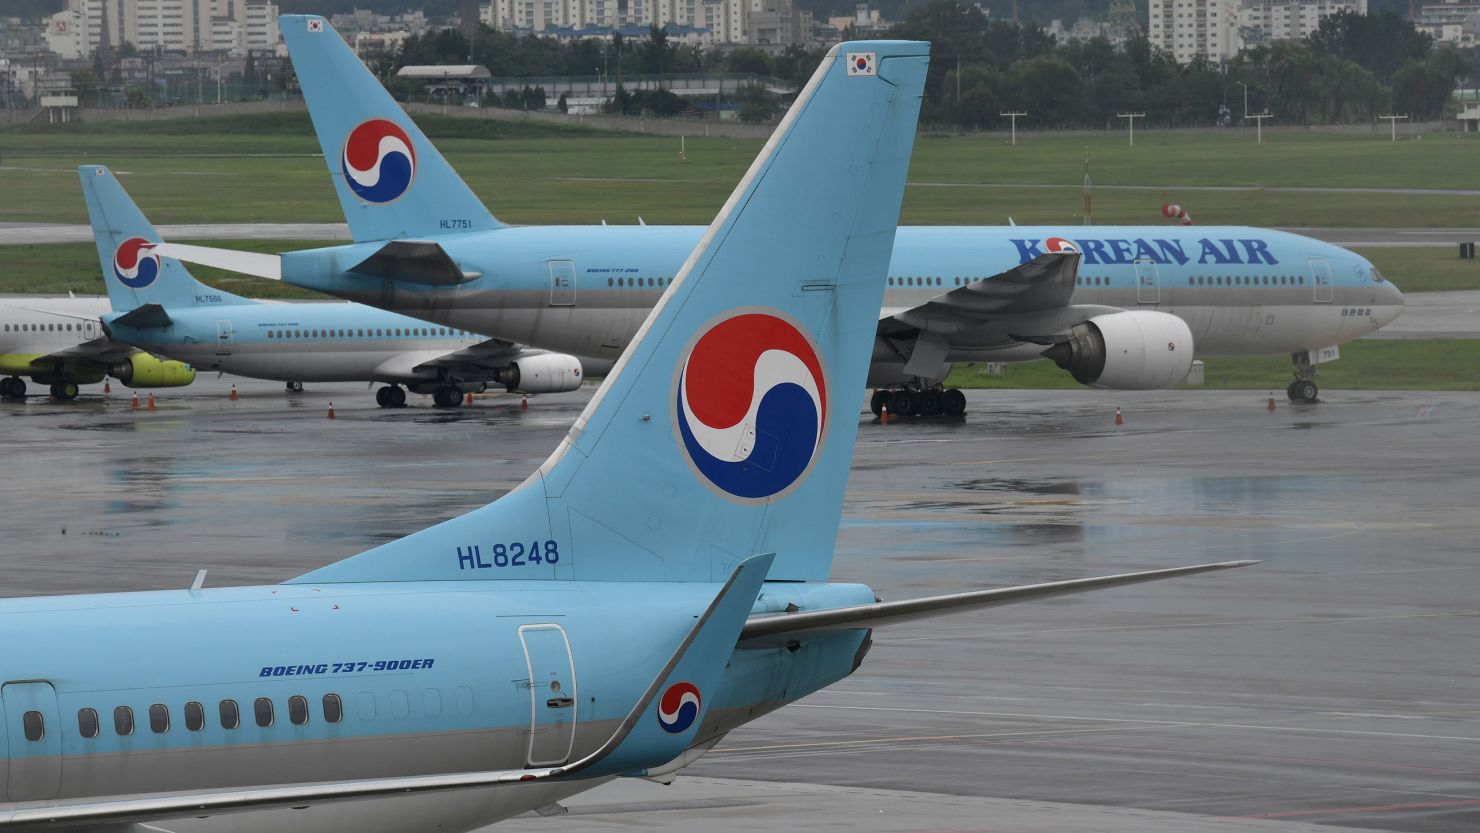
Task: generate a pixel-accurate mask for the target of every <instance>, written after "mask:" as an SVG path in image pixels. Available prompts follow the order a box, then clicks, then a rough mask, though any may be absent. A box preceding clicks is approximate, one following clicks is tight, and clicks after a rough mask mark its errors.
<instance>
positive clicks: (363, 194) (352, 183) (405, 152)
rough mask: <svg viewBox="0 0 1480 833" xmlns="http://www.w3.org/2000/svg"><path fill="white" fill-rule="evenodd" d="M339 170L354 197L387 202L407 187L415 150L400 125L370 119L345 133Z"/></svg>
mask: <svg viewBox="0 0 1480 833" xmlns="http://www.w3.org/2000/svg"><path fill="white" fill-rule="evenodd" d="M340 167H341V168H342V170H343V171H344V181H345V182H347V183H349V188H350V190H351V191H354V192H355V196H357V197H359V198H360V199H362V200H364V201H365V202H372V203H388V202H390V201H391V200H394V199H396V198H397V197H399V196H401V195H402V194H404V193H406V189H407V188H410V187H411V179H412V178H413V177H415V176H416V151H415V150H413V149H412V148H411V137H409V136H407V135H406V131H404V130H402V129H401V126H400V125H398V124H396V123H395V122H392V121H388V120H386V119H370V120H369V121H366V122H361V123H360V126H359V127H356V128H355V129H354V130H351V131H350V132H349V138H348V139H346V140H345V141H344V157H343V159H341V160H340Z"/></svg>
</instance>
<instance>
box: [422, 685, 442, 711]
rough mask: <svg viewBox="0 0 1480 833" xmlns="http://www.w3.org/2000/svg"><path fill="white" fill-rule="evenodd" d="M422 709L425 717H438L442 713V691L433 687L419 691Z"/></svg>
mask: <svg viewBox="0 0 1480 833" xmlns="http://www.w3.org/2000/svg"><path fill="white" fill-rule="evenodd" d="M421 705H422V710H423V711H425V712H426V716H427V717H440V716H441V715H442V692H440V691H438V690H437V689H435V688H429V689H427V690H426V691H423V692H422V693H421Z"/></svg>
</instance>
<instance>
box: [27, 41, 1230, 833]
mask: <svg viewBox="0 0 1480 833" xmlns="http://www.w3.org/2000/svg"><path fill="white" fill-rule="evenodd" d="M313 20H315V18H310V19H309V21H308V22H309V23H311V22H312V21H313ZM297 25H304V22H300V23H298V24H297ZM926 51H927V50H926V46H925V45H924V44H920V43H905V42H891V41H878V42H864V43H848V44H841V45H839V46H836V47H834V48H833V50H832V52H830V53H829V55H828V57H827V58H826V59H824V60H823V62H822V64H821V66H820V67H819V68H818V70H817V73H816V75H814V76H813V79H812V81H811V82H810V83H808V85H807V86H806V87H805V88H804V89H803V90H802V92H801V94H800V95H799V96H798V97H797V101H796V104H795V105H794V106H793V107H792V110H791V112H790V114H789V115H788V116H787V117H786V119H785V120H783V122H782V123H781V125H780V127H778V128H777V131H776V133H775V135H774V137H773V138H772V139H771V141H770V142H769V143H768V144H767V145H766V147H765V149H764V150H763V151H762V152H761V154H760V156H759V157H758V158H757V159H756V161H755V163H754V164H753V165H752V166H751V168H750V171H749V172H748V173H747V174H746V175H745V177H744V179H742V180H741V182H740V184H739V186H738V187H737V188H736V190H735V193H734V195H733V196H731V197H730V199H729V201H728V202H726V204H725V207H724V208H723V209H722V210H721V212H720V214H719V216H718V217H717V218H716V219H715V221H714V223H713V224H712V225H711V226H710V227H709V230H708V231H707V232H705V234H704V236H703V238H702V240H701V241H700V242H699V244H698V246H697V247H696V248H695V250H694V252H693V253H692V254H691V255H690V256H689V258H688V260H687V263H686V265H685V266H684V268H683V269H681V270H679V272H678V274H677V275H675V276H674V280H673V282H672V283H671V284H670V285H669V286H668V287H667V288H666V290H665V293H664V295H663V297H662V298H661V299H660V300H659V301H658V303H657V305H656V306H655V307H654V308H653V310H652V311H651V312H650V313H649V315H648V317H647V320H646V321H645V322H644V323H643V325H642V327H641V328H640V329H639V331H638V332H637V334H636V336H635V337H634V338H633V341H632V346H631V347H630V348H629V349H628V351H627V352H626V353H625V354H624V355H623V357H622V359H621V360H620V361H619V362H618V363H617V367H616V369H615V370H614V371H613V372H612V374H611V375H609V376H608V377H607V378H606V380H605V381H604V382H603V384H602V386H601V388H600V389H599V390H598V391H597V392H596V394H595V396H594V397H593V398H592V399H591V401H590V403H589V404H588V406H587V407H586V410H585V411H584V412H583V413H582V414H581V416H580V417H579V418H578V419H577V421H576V424H575V426H574V427H573V428H572V429H571V431H570V433H569V435H567V437H566V438H565V440H563V441H562V443H561V444H560V446H559V447H558V448H557V449H556V450H555V452H554V454H552V455H551V457H550V458H549V460H547V461H546V462H545V464H544V465H543V466H541V467H540V469H539V470H538V471H537V472H535V473H534V474H533V475H531V476H530V477H529V479H528V480H526V481H524V483H522V484H521V485H520V486H518V487H516V488H515V489H514V490H513V491H511V492H509V493H508V494H506V495H504V496H503V497H501V498H499V499H498V500H496V501H494V502H493V503H491V504H489V505H488V506H485V507H483V508H482V509H478V510H475V511H473V512H471V513H469V514H466V515H463V516H461V517H458V518H454V519H452V520H450V521H446V522H444V523H442V524H439V525H437V526H434V527H431V528H429V529H426V530H423V531H421V532H419V533H416V534H414V535H411V536H409V537H407V538H402V539H400V540H397V541H392V542H390V543H388V544H385V545H383V546H380V547H377V548H375V549H373V550H370V551H368V552H365V553H362V554H360V555H358V556H355V557H352V558H349V559H346V560H344V561H341V562H338V563H336V564H331V565H329V566H326V567H323V568H321V569H318V570H315V571H313V572H310V573H308V574H307V575H303V576H299V577H297V578H295V579H291V580H290V581H288V582H287V583H285V584H282V585H278V586H272V587H234V588H226V589H211V590H208V589H199V588H197V589H191V590H176V591H161V592H154V593H119V594H104V595H95V596H62V597H53V598H30V599H14V600H10V601H7V602H4V603H3V605H0V623H3V626H4V628H5V632H6V636H7V638H6V639H5V645H6V650H5V657H4V662H5V667H6V670H5V679H6V680H8V682H6V683H5V684H4V686H3V688H0V700H3V705H4V723H3V725H4V731H5V735H6V739H5V742H4V743H0V750H3V754H4V756H5V761H4V762H5V766H4V767H0V778H3V779H4V785H3V788H4V791H5V793H6V795H7V797H8V799H9V803H7V804H5V805H4V806H3V807H0V828H9V829H16V830H38V829H67V828H77V827H91V828H93V829H108V830H149V831H170V832H171V833H186V832H187V831H212V833H214V832H215V831H284V830H321V831H355V833H382V832H383V833H391V831H406V830H439V831H446V832H447V833H452V831H460V830H468V829H471V828H475V827H478V826H480V825H484V824H488V823H490V822H494V821H497V820H499V819H502V818H507V817H509V816H511V815H514V814H517V813H522V812H526V811H529V810H535V809H541V810H543V811H545V812H551V811H554V810H557V809H558V808H557V807H556V802H558V801H560V800H561V799H563V798H565V797H567V796H570V795H572V794H575V793H578V792H581V791H582V790H586V789H590V788H591V787H594V786H596V785H598V784H601V783H604V782H606V781H608V780H610V779H612V778H614V777H617V776H621V775H647V776H650V777H655V778H671V777H672V776H673V773H674V772H676V771H677V770H679V769H681V768H682V767H683V766H685V765H686V764H688V763H689V762H691V761H693V760H694V759H696V758H697V757H698V756H699V755H700V754H702V753H703V752H704V751H705V750H707V749H709V748H710V747H712V746H713V745H714V744H716V743H718V742H719V741H720V740H721V739H722V738H723V737H724V736H725V734H726V733H727V732H729V731H731V730H733V729H734V728H735V727H737V726H741V725H743V724H745V723H746V722H748V721H750V720H752V719H754V718H755V717H757V716H759V715H763V714H765V713H767V712H769V711H772V710H774V709H777V708H780V707H782V706H784V705H786V704H787V703H789V702H791V701H793V700H796V699H798V698H800V697H803V696H805V695H807V694H809V693H811V692H813V691H816V690H818V689H820V688H822V687H824V686H827V685H829V684H831V683H833V682H835V681H837V680H840V679H842V678H844V677H846V676H848V675H849V674H850V673H852V672H853V671H854V669H856V668H858V666H859V664H860V663H861V662H862V661H863V660H864V657H865V655H866V654H867V653H868V648H869V645H870V638H871V637H870V634H871V632H872V631H871V629H873V628H877V627H882V626H884V625H888V624H891V623H894V622H899V621H904V620H909V619H915V618H919V617H922V616H932V615H939V614H943V613H946V612H950V611H956V610H966V609H972V608H983V607H988V606H992V605H996V604H1003V603H1008V602H1014V601H1020V600H1024V599H1031V598H1041V597H1043V596H1050V595H1055V594H1062V593H1072V592H1078V591H1082V590H1089V589H1093V588H1099V587H1109V586H1115V585H1123V584H1128V583H1132V582H1138V581H1149V580H1152V579H1157V578H1167V577H1171V576H1177V575H1188V574H1191V573H1197V572H1201V571H1206V570H1216V569H1220V568H1225V567H1231V566H1237V564H1238V563H1237V562H1235V563H1227V564H1209V565H1203V566H1199V567H1185V568H1177V569H1170V570H1166V569H1163V570H1155V571H1151V572H1139V573H1131V574H1125V575H1119V576H1108V577H1103V578H1081V579H1075V580H1070V581H1061V582H1055V583H1050V584H1040V585H1034V586H1027V587H1015V588H1005V589H999V590H984V591H976V592H968V593H961V594H957V595H951V596H942V597H936V598H927V599H918V600H914V601H903V602H884V603H880V602H876V601H875V600H874V593H873V591H872V590H870V589H869V588H867V587H864V586H861V585H856V584H834V583H830V582H829V581H828V573H829V569H830V564H831V561H832V553H833V548H834V545H835V542H836V537H837V530H838V522H839V517H840V513H841V508H842V501H843V489H844V485H845V483H846V481H847V479H848V467H849V461H850V458H851V457H852V454H853V446H854V439H855V437H856V434H857V431H858V423H859V419H858V412H857V411H856V410H855V409H853V408H851V407H840V403H846V401H847V400H848V399H849V398H850V397H851V395H852V394H851V393H850V392H851V391H856V390H857V389H858V388H859V387H861V386H862V385H863V381H864V376H865V375H866V372H867V368H868V344H869V342H870V341H871V340H872V339H873V338H874V333H875V326H874V325H875V320H876V318H877V312H878V309H879V304H880V301H881V298H882V295H883V292H884V282H885V277H886V267H887V265H888V262H889V252H890V248H891V247H892V246H893V244H894V234H895V224H896V223H897V222H898V218H899V206H900V199H901V196H902V193H903V190H904V178H905V170H906V168H907V166H908V162H909V155H910V149H911V147H912V145H913V141H914V134H915V117H916V115H917V113H918V111H919V105H920V94H921V90H922V88H923V86H924V79H925V67H926V60H927V59H926ZM839 137H847V141H839ZM221 545H223V546H229V545H230V542H225V541H223V542H222V544H221ZM242 557H243V558H249V557H250V554H249V553H242Z"/></svg>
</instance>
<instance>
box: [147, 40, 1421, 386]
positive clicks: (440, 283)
mask: <svg viewBox="0 0 1480 833" xmlns="http://www.w3.org/2000/svg"><path fill="white" fill-rule="evenodd" d="M281 28H282V32H283V39H284V40H285V41H286V42H287V45H288V49H289V52H290V53H291V55H292V58H293V65H294V68H295V69H296V71H297V74H298V81H299V83H300V85H301V86H302V88H303V95H304V98H305V99H306V100H307V102H308V106H309V112H310V113H311V115H312V117H313V123H314V127H315V129H316V130H317V132H318V137H319V143H320V145H321V146H322V147H323V151H324V159H325V161H326V162H327V163H328V166H329V170H330V172H331V174H332V178H333V181H334V187H335V190H336V191H337V193H338V196H339V200H340V203H341V205H342V206H343V209H344V214H345V218H346V220H347V221H348V223H349V227H350V232H351V235H352V237H353V238H354V240H355V241H356V242H355V243H354V244H353V245H348V246H334V247H330V248H323V249H314V250H309V251H301V252H293V253H290V254H285V255H283V256H282V257H281V261H279V259H278V258H277V257H276V256H272V255H265V256H264V255H256V256H252V255H244V254H237V253H223V252H221V251H220V250H203V249H201V248H200V247H189V246H186V247H174V246H172V247H170V248H171V249H178V251H176V252H172V253H174V254H176V255H177V256H179V257H181V258H182V259H184V260H199V261H200V262H202V263H210V264H211V265H216V266H223V267H225V268H228V269H234V270H237V271H245V272H248V273H251V274H257V275H259V276H263V277H281V279H282V280H286V281H288V282H289V283H294V284H297V285H299V286H304V287H307V288H309V289H313V290H316V291H319V292H323V293H326V294H329V295H335V296H338V297H342V298H347V299H349V300H353V301H358V302H360V303H365V304H370V305H372V306H378V307H382V308H384V309H388V310H393V311H395V312H398V313H402V314H405V315H410V316H413V317H415V318H420V319H425V320H428V321H435V322H438V323H440V324H444V325H447V326H452V327H459V328H463V329H467V330H472V331H474V332H479V333H487V334H489V335H496V336H498V337H500V338H506V339H510V340H512V341H517V342H522V343H526V344H530V345H534V346H537V347H542V348H545V349H548V350H558V351H560V352H564V353H572V354H575V355H581V356H596V357H604V358H615V357H616V356H617V354H618V353H620V352H621V350H622V349H623V348H624V347H626V345H627V343H628V342H629V341H630V340H631V339H632V336H633V334H634V333H635V332H636V331H637V327H638V325H639V324H640V323H642V320H643V318H644V317H645V316H646V314H647V310H648V308H649V307H650V306H651V305H652V304H653V303H654V302H655V301H656V300H657V299H658V297H659V296H660V295H662V293H663V291H664V289H665V288H667V286H668V284H669V283H671V282H672V281H673V276H674V275H676V274H678V270H679V268H680V267H681V266H682V265H683V263H684V258H685V257H686V256H687V255H688V253H689V251H690V250H692V249H693V248H694V244H695V243H696V242H697V241H698V240H699V238H700V236H701V234H702V233H703V231H704V229H703V227H701V226H666V227H665V226H635V227H634V226H564V227H527V228H511V227H508V226H505V225H504V224H503V223H501V222H499V221H498V220H497V219H496V218H494V217H493V215H491V214H490V213H489V212H488V210H487V209H486V208H485V207H484V206H483V204H482V203H481V202H479V200H478V198H477V197H476V196H475V195H474V194H473V192H472V191H471V190H470V189H469V188H468V187H467V186H466V185H465V184H464V183H463V182H462V180H461V179H459V178H458V176H457V174H456V172H455V171H453V169H452V168H451V166H450V165H448V163H447V161H446V160H445V159H444V158H443V157H442V156H441V155H440V154H439V153H438V152H437V149H436V148H435V147H433V146H432V144H431V143H430V142H429V141H428V140H427V138H426V136H425V135H423V133H422V132H421V131H420V130H419V129H418V128H417V127H416V125H415V123H414V122H412V120H411V119H410V118H409V117H408V116H407V115H406V114H405V113H404V112H403V111H402V110H401V108H400V106H399V105H397V104H396V102H395V101H394V100H393V99H392V98H391V97H390V95H388V94H387V93H386V92H385V89H384V88H383V87H381V86H380V84H379V82H377V81H376V79H375V77H374V76H373V75H371V74H370V72H369V71H368V70H367V69H366V68H365V66H364V64H363V63H362V62H361V61H360V60H359V58H358V57H357V56H356V55H355V54H354V53H353V52H352V51H351V50H350V49H349V47H348V46H347V45H346V44H345V43H344V41H343V40H341V39H340V38H339V37H338V35H337V34H336V33H335V32H334V30H333V28H332V27H331V26H330V25H329V24H328V23H327V22H325V21H320V20H318V19H316V18H310V17H299V16H293V15H287V16H284V17H283V18H282V27H281ZM896 239H897V242H896V244H895V249H894V252H893V257H892V260H891V263H890V267H889V273H888V276H887V281H886V289H885V294H884V304H883V306H882V310H881V312H880V313H879V316H878V325H877V327H878V331H877V333H876V337H875V339H874V342H873V344H872V345H871V347H870V350H871V355H872V357H873V361H872V366H871V368H870V372H869V385H870V386H873V387H876V388H877V387H888V386H893V391H886V392H884V393H882V394H880V395H879V396H876V397H875V400H874V403H873V404H874V410H875V413H877V412H878V411H879V408H880V407H881V406H882V405H883V404H885V402H886V401H887V402H889V403H890V406H889V407H890V412H891V413H894V414H900V413H906V414H908V413H915V412H920V413H931V412H940V411H942V410H943V411H945V412H947V413H959V412H960V411H961V410H962V409H964V407H965V399H964V397H962V396H961V394H960V392H959V391H952V390H943V389H941V388H940V386H939V383H940V382H941V381H942V380H943V379H944V378H945V376H946V373H947V372H948V371H949V370H950V363H951V362H983V361H988V362H1001V361H1030V360H1034V359H1038V358H1041V357H1044V356H1047V357H1049V358H1051V359H1053V360H1054V361H1055V362H1057V363H1058V364H1059V366H1061V367H1063V368H1065V369H1066V370H1068V371H1069V372H1070V373H1072V374H1073V376H1074V378H1075V379H1077V380H1078V381H1080V382H1081V383H1084V384H1088V385H1095V386H1099V387H1108V388H1122V389H1145V388H1161V387H1167V386H1170V385H1173V384H1176V383H1178V382H1180V381H1182V379H1183V378H1184V377H1185V376H1186V375H1187V371H1188V369H1189V368H1190V367H1191V364H1192V360H1193V355H1194V350H1195V352H1196V354H1197V355H1201V356H1222V355H1277V354H1289V355H1290V356H1291V357H1292V359H1293V361H1294V364H1295V376H1296V378H1295V381H1294V382H1292V383H1291V385H1290V388H1289V394H1290V398H1291V399H1304V400H1308V401H1313V400H1314V399H1315V398H1316V395H1317V389H1316V385H1315V382H1314V381H1313V375H1314V369H1313V366H1314V365H1315V364H1316V363H1319V362H1320V361H1323V360H1329V359H1330V358H1334V357H1336V356H1338V355H1339V351H1337V349H1336V345H1339V344H1341V343H1344V342H1346V341H1350V340H1351V339H1354V338H1358V337H1360V336H1363V335H1366V334H1367V333H1370V332H1372V331H1373V330H1376V329H1377V328H1378V327H1381V326H1383V325H1384V324H1387V323H1388V322H1390V321H1392V320H1393V319H1394V318H1396V317H1397V316H1398V314H1399V313H1400V312H1401V311H1402V309H1403V297H1402V295H1401V293H1399V292H1398V290H1397V289H1396V288H1395V287H1394V286H1393V285H1392V284H1391V283H1388V282H1387V281H1385V280H1384V279H1383V276H1382V275H1381V274H1380V273H1379V272H1378V271H1377V270H1376V269H1375V268H1373V266H1372V264H1371V263H1369V262H1368V261H1367V260H1366V259H1365V258H1362V257H1360V256H1358V255H1356V254H1354V253H1352V252H1349V251H1347V250H1345V249H1342V248H1339V247H1337V246H1333V245H1331V244H1328V243H1324V242H1321V241H1318V240H1312V239H1310V238H1307V237H1301V236H1298V235H1294V234H1287V233H1283V232H1278V231H1269V230H1265V229H1257V228H1241V227H1208V228H1180V227H1160V226H1159V227H1145V226H1141V227H1120V226H1117V227H1096V228H1084V227H1071V228H1060V227H1005V228H993V227H961V228H950V227H905V228H901V229H900V230H899V234H898V236H897V238H896Z"/></svg>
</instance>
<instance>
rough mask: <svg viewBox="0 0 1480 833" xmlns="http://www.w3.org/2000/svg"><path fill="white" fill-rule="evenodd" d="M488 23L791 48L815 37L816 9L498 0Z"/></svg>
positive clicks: (675, 1) (567, 33)
mask: <svg viewBox="0 0 1480 833" xmlns="http://www.w3.org/2000/svg"><path fill="white" fill-rule="evenodd" d="M482 15H483V22H484V23H486V24H488V26H490V27H491V28H493V29H497V30H499V31H501V32H514V33H520V34H536V35H550V36H553V37H603V36H605V37H610V34H611V33H612V32H613V31H621V32H623V34H624V36H625V35H626V32H627V31H631V30H636V31H641V32H646V31H647V30H648V28H649V27H652V26H659V27H667V29H668V32H669V36H670V37H674V38H675V39H676V40H678V41H679V42H682V43H693V44H696V45H703V46H711V45H717V44H740V43H749V44H755V45H759V46H776V47H785V46H787V45H791V44H804V43H807V42H808V41H810V40H811V36H812V14H811V12H808V11H805V10H803V9H801V8H799V7H797V6H796V4H795V3H794V2H793V0H492V2H491V3H489V4H488V5H486V6H483V7H482Z"/></svg>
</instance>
